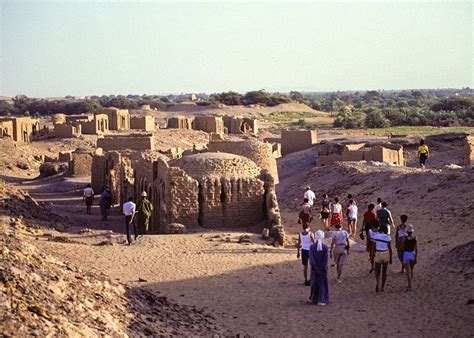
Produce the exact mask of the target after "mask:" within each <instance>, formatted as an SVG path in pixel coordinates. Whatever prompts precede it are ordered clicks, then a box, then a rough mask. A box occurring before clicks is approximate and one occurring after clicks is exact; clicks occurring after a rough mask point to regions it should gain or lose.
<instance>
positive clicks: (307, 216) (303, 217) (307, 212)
mask: <svg viewBox="0 0 474 338" xmlns="http://www.w3.org/2000/svg"><path fill="white" fill-rule="evenodd" d="M303 201H304V203H303V208H302V210H301V211H300V214H299V216H298V218H299V219H298V223H299V224H301V223H302V224H309V223H311V221H312V220H313V213H312V212H311V205H310V204H309V203H308V199H307V198H305V199H304V200H303Z"/></svg>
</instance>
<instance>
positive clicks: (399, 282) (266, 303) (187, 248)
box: [22, 162, 473, 336]
mask: <svg viewBox="0 0 474 338" xmlns="http://www.w3.org/2000/svg"><path fill="white" fill-rule="evenodd" d="M292 170H294V169H292ZM283 171H284V170H283ZM298 172H299V173H301V172H303V173H304V174H305V175H307V176H308V177H314V178H316V177H317V176H318V175H320V174H321V173H316V172H313V171H311V170H310V169H309V164H308V163H306V162H302V164H301V166H299V170H296V171H293V172H291V173H286V174H287V178H286V179H285V180H284V182H283V184H282V185H281V187H280V189H282V190H283V191H282V192H281V193H280V194H281V197H280V198H282V206H283V211H284V217H286V218H287V230H288V232H289V233H290V234H291V233H295V232H297V231H298V229H297V228H296V226H294V225H293V222H294V221H293V220H292V218H293V217H294V214H293V212H292V205H293V208H294V205H296V203H297V201H296V200H297V199H298V198H297V196H296V195H293V191H294V190H293V189H292V188H291V187H293V185H298V186H299V185H300V183H301V182H302V181H304V180H308V178H307V177H306V176H304V177H298V175H297V173H298ZM312 175H316V176H312ZM333 175H334V176H333V177H334V179H336V180H337V177H341V176H340V173H338V172H334V173H333ZM338 175H339V176H338ZM380 175H381V178H382V179H383V177H382V176H383V175H382V174H380ZM348 176H350V177H352V178H354V177H356V176H351V174H349V175H348ZM322 177H324V175H323V176H322ZM358 177H359V176H358ZM427 177H430V176H429V175H428V176H427ZM359 180H360V178H359ZM86 181H87V179H86V180H82V181H77V180H72V179H69V178H66V179H64V178H63V177H60V176H59V177H55V178H50V179H46V180H43V181H30V182H28V183H27V184H22V187H23V188H24V189H26V190H29V191H30V193H31V194H32V196H33V197H35V198H36V199H38V200H39V201H41V202H44V203H52V205H51V206H52V208H53V210H54V211H55V212H58V213H60V214H61V215H63V216H67V217H68V219H69V221H70V223H71V224H75V226H73V227H70V228H69V229H68V230H69V231H70V232H71V234H70V236H71V237H72V239H73V240H77V241H81V242H83V243H84V244H73V243H56V242H52V241H46V240H40V241H38V242H37V245H38V246H39V247H40V248H42V249H43V250H45V251H46V252H48V253H52V254H54V255H56V256H58V257H61V259H64V260H66V261H69V262H71V263H73V264H76V265H80V266H81V268H83V269H89V270H91V271H95V272H102V273H104V274H105V275H107V276H109V277H110V278H112V279H116V280H118V281H121V282H124V283H126V284H128V285H130V286H131V287H133V288H146V289H149V290H152V291H153V292H156V293H158V292H160V294H162V295H166V296H168V297H169V298H170V299H172V300H173V301H175V302H177V303H180V304H186V305H193V306H196V307H198V308H205V309H206V310H208V311H210V312H211V313H212V314H213V316H214V317H215V318H216V319H217V321H218V322H219V324H221V325H223V326H225V327H226V328H228V329H229V330H230V331H231V332H234V333H241V334H249V335H256V336H288V335H292V336H308V335H313V336H314V335H322V334H329V335H338V336H353V335H354V333H357V335H358V336H369V335H372V336H373V335H376V336H377V335H383V336H428V335H433V334H440V333H441V334H444V335H449V336H467V335H469V333H472V330H473V326H472V324H469V323H471V322H470V321H469V318H472V315H473V310H472V306H468V305H465V304H466V297H467V292H466V290H467V289H468V288H470V287H471V286H472V279H470V280H469V279H465V278H464V277H463V275H462V274H461V275H459V274H458V273H457V272H446V273H444V274H442V273H440V272H439V269H434V270H433V271H431V269H430V265H431V264H434V263H435V262H436V261H435V260H434V259H431V258H428V257H430V256H432V255H433V253H432V251H433V250H434V249H433V247H434V245H431V246H430V245H429V244H427V243H426V241H427V240H428V241H432V240H436V238H438V236H440V235H441V234H440V233H439V232H435V233H433V235H432V236H427V237H428V238H429V239H424V240H423V242H422V243H423V245H426V246H427V248H426V249H424V250H423V251H422V254H423V256H425V255H426V256H425V257H426V259H425V258H423V259H422V261H421V262H420V267H419V269H418V270H417V271H416V276H415V277H416V280H415V282H414V287H415V290H414V291H412V292H411V293H406V292H404V291H403V290H404V287H405V283H406V281H405V276H403V275H400V274H399V273H398V271H399V269H400V264H399V263H398V262H395V263H394V264H393V265H392V266H390V267H389V276H388V284H387V287H386V292H385V293H383V294H376V293H375V292H374V285H375V281H374V276H373V275H372V274H369V273H368V268H369V266H368V262H367V254H366V253H365V251H364V247H363V246H362V245H358V246H353V247H354V248H356V249H355V250H353V251H352V253H351V255H350V257H349V265H348V266H347V268H346V271H345V273H344V276H343V277H344V282H343V283H342V284H339V285H338V284H337V283H336V276H335V274H336V273H335V268H334V267H331V268H330V274H329V283H330V305H329V306H327V307H317V306H313V305H311V304H308V302H307V297H308V292H309V289H308V287H305V286H303V285H302V271H301V270H302V266H301V263H300V262H299V261H297V260H296V251H295V249H294V248H293V247H287V248H274V247H272V246H268V245H265V244H263V243H262V242H261V241H260V240H259V239H258V236H257V235H254V236H253V241H254V242H255V243H256V244H249V245H244V244H239V243H237V242H236V241H237V238H238V236H239V235H240V234H242V231H241V230H238V231H230V232H229V230H223V231H219V230H214V231H206V230H202V231H199V232H196V233H191V234H187V235H173V236H170V235H149V236H143V237H141V238H139V240H138V242H137V243H136V244H135V245H132V246H126V245H122V244H114V245H105V246H102V245H97V244H98V243H100V242H102V241H104V240H109V239H110V238H111V237H114V239H115V242H114V243H117V242H118V243H121V242H123V240H124V238H123V235H121V234H118V233H120V232H123V226H122V217H121V216H120V215H119V212H118V211H114V212H113V214H112V216H111V217H110V220H109V221H108V222H106V223H103V222H101V221H100V216H99V210H98V209H97V207H96V208H94V209H93V215H91V216H89V215H86V214H85V210H84V206H83V205H81V204H80V200H81V197H80V196H81V192H82V187H83V185H84V182H86ZM313 183H314V182H313ZM329 183H330V182H329ZM326 184H328V182H326V183H325V184H322V185H321V184H320V188H323V187H324V186H326ZM341 184H342V185H344V184H348V182H341ZM362 189H363V188H362ZM285 191H286V193H285ZM288 191H289V192H291V193H288ZM357 191H358V190H357ZM400 208H401V207H400V206H397V207H396V212H397V215H399V210H400ZM415 221H416V223H418V222H419V220H418V219H415ZM434 226H437V225H434ZM81 227H87V228H91V229H94V230H93V231H92V232H88V233H87V234H77V231H78V230H79V229H80V228H81ZM103 230H112V233H110V232H109V231H103ZM221 234H224V235H223V236H221V237H219V238H216V236H219V235H221ZM417 234H418V235H419V236H420V237H423V236H425V233H424V232H423V230H422V231H420V232H419V233H417ZM469 234H472V232H469ZM226 236H229V237H231V239H232V242H230V243H229V242H225V241H223V240H222V238H225V237H226ZM470 236H471V235H470ZM452 246H453V245H449V247H452ZM139 280H142V282H139ZM434 281H436V282H434ZM454 281H457V282H456V283H457V284H456V285H454V284H453V282H454ZM405 323H409V325H407V324H405Z"/></svg>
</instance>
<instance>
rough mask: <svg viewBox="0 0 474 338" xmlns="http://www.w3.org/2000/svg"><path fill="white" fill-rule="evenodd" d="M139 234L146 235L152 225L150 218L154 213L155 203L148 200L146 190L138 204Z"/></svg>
mask: <svg viewBox="0 0 474 338" xmlns="http://www.w3.org/2000/svg"><path fill="white" fill-rule="evenodd" d="M137 213H138V234H139V235H144V234H146V233H147V232H148V230H149V227H150V218H151V215H152V213H153V204H151V202H150V201H149V200H148V194H147V193H146V191H144V192H142V200H141V201H140V203H139V204H138V208H137Z"/></svg>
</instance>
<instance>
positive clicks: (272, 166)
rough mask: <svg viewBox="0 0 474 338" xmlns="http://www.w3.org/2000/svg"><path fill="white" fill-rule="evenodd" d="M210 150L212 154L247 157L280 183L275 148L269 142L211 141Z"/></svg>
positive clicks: (252, 140)
mask: <svg viewBox="0 0 474 338" xmlns="http://www.w3.org/2000/svg"><path fill="white" fill-rule="evenodd" d="M207 147H208V150H209V151H211V152H222V153H230V154H235V155H240V156H245V157H247V158H249V159H251V160H252V161H254V162H255V163H256V164H257V165H258V166H259V167H260V168H262V169H265V170H267V171H268V172H269V173H270V174H271V175H272V176H273V179H274V181H275V184H276V183H278V170H277V164H276V157H275V154H274V147H273V145H272V144H270V143H267V142H261V141H259V140H257V139H254V138H249V139H246V140H243V141H225V140H212V139H211V140H210V141H209V144H208V146H207Z"/></svg>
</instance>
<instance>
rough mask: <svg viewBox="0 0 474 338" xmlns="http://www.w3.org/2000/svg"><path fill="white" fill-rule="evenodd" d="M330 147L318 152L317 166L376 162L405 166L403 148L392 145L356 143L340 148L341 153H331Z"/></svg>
mask: <svg viewBox="0 0 474 338" xmlns="http://www.w3.org/2000/svg"><path fill="white" fill-rule="evenodd" d="M329 149H331V148H330V147H324V148H322V149H320V150H319V153H318V158H317V160H316V165H317V166H325V165H330V164H333V163H334V162H341V161H342V162H347V161H376V162H385V163H390V164H395V165H405V159H404V157H403V146H402V145H399V144H392V143H380V144H378V143H372V144H368V143H358V144H347V145H344V146H342V152H339V151H334V152H333V151H331V150H329Z"/></svg>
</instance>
